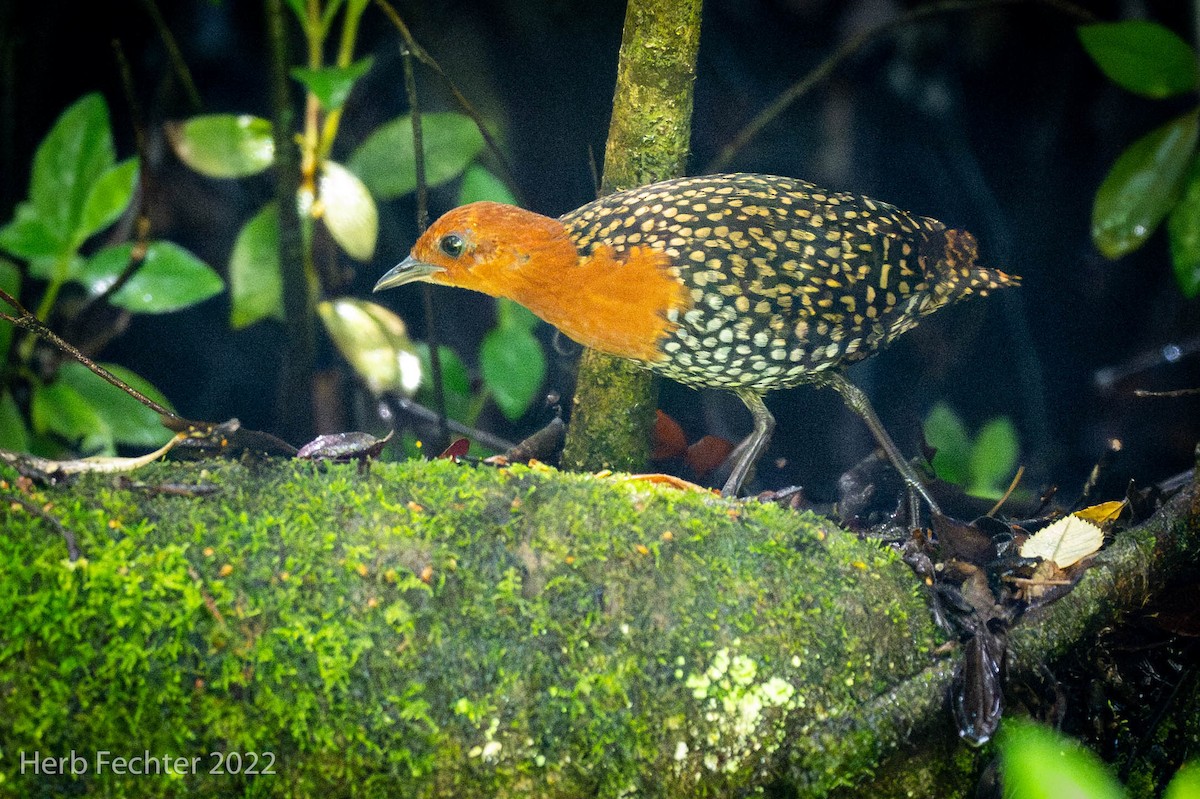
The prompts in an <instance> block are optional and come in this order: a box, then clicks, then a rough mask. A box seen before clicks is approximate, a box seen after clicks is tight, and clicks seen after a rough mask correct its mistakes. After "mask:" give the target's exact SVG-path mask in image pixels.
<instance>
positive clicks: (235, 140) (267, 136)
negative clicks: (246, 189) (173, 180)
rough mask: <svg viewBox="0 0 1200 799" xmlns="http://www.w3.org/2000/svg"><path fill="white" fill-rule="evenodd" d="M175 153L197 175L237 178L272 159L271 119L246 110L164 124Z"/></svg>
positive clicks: (264, 166)
mask: <svg viewBox="0 0 1200 799" xmlns="http://www.w3.org/2000/svg"><path fill="white" fill-rule="evenodd" d="M166 131H167V139H168V140H169V141H170V142H171V148H172V149H173V150H175V155H177V156H179V160H180V161H183V162H184V163H185V164H187V165H188V166H189V167H191V168H192V169H194V170H196V171H197V172H199V173H200V174H201V175H207V176H208V177H210V178H240V177H245V176H246V175H256V174H258V173H259V172H262V171H263V170H264V169H266V168H267V167H269V166H271V165H272V164H273V163H275V139H274V134H273V132H272V128H271V123H270V122H269V121H268V120H265V119H263V118H261V117H256V116H251V115H249V114H205V115H203V116H197V117H192V118H191V119H188V120H185V121H184V122H173V123H171V124H168V125H167V126H166Z"/></svg>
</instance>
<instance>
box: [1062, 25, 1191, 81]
mask: <svg viewBox="0 0 1200 799" xmlns="http://www.w3.org/2000/svg"><path fill="white" fill-rule="evenodd" d="M1079 40H1080V42H1082V43H1083V47H1084V49H1085V50H1087V52H1088V55H1090V56H1091V57H1092V60H1093V61H1095V62H1096V65H1097V66H1099V67H1100V69H1102V70H1103V71H1104V74H1105V75H1107V76H1108V77H1109V78H1110V79H1112V81H1113V82H1114V83H1116V84H1117V85H1118V86H1121V87H1123V88H1126V89H1128V90H1129V91H1131V92H1136V93H1137V94H1141V95H1145V96H1146V97H1156V98H1160V97H1170V96H1171V95H1175V94H1182V93H1184V92H1187V91H1191V90H1193V89H1195V88H1196V84H1197V80H1198V79H1200V72H1198V71H1197V65H1196V52H1195V51H1194V50H1192V48H1191V47H1189V46H1188V45H1187V43H1186V42H1184V40H1183V39H1181V38H1179V36H1177V35H1176V34H1175V33H1174V32H1173V31H1171V30H1169V29H1167V28H1164V27H1163V26H1162V25H1159V24H1157V23H1154V22H1147V21H1145V20H1138V19H1131V20H1125V21H1123V22H1101V23H1097V24H1095V25H1082V26H1080V27H1079Z"/></svg>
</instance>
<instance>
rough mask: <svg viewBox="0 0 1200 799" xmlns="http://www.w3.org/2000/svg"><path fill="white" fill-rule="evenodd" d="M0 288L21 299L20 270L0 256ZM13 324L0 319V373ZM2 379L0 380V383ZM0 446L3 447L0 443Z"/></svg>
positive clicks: (5, 361) (2, 370) (4, 369)
mask: <svg viewBox="0 0 1200 799" xmlns="http://www.w3.org/2000/svg"><path fill="white" fill-rule="evenodd" d="M0 289H4V291H5V293H6V294H8V296H10V297H12V298H13V299H15V300H20V299H21V271H20V270H19V269H17V265H16V264H14V263H12V262H11V261H6V260H4V259H3V258H0ZM0 310H4V311H6V312H10V311H12V309H11V308H9V307H8V306H7V305H4V304H3V303H0ZM12 337H13V326H12V324H11V323H9V322H4V321H0V375H2V374H4V373H5V372H6V371H7V366H8V348H9V346H10V345H11V344H12ZM2 382H3V381H0V383H2ZM0 448H3V446H2V445H0Z"/></svg>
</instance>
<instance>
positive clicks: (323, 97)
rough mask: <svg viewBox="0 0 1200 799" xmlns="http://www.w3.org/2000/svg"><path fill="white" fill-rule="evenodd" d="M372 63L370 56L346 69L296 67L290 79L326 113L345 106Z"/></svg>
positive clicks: (373, 60)
mask: <svg viewBox="0 0 1200 799" xmlns="http://www.w3.org/2000/svg"><path fill="white" fill-rule="evenodd" d="M330 5H333V4H332V3H331V4H330ZM374 62H375V59H374V58H373V57H372V56H367V57H366V58H363V59H361V60H359V61H355V62H354V63H353V64H351V65H350V66H348V67H321V68H319V69H309V68H307V67H296V68H294V69H293V70H292V77H293V78H295V79H296V80H298V81H300V83H302V84H303V85H304V88H305V89H307V90H308V91H310V92H312V94H313V96H314V97H316V98H317V101H318V102H319V103H320V104H321V108H323V109H325V110H326V111H335V110H337V109H339V108H341V107H342V106H343V105H345V104H346V98H347V97H349V96H350V90H351V89H353V88H354V83H355V82H356V81H357V80H358V79H359V78H361V77H362V76H363V75H366V74H367V72H369V71H370V69H371V64H373V63H374Z"/></svg>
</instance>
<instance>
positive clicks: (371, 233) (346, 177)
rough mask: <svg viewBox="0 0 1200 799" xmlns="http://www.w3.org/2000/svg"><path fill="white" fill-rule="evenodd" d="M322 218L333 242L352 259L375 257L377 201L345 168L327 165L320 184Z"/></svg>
mask: <svg viewBox="0 0 1200 799" xmlns="http://www.w3.org/2000/svg"><path fill="white" fill-rule="evenodd" d="M318 192H319V195H320V200H321V206H322V208H323V215H322V218H323V219H324V220H325V227H327V228H328V229H329V234H330V235H331V236H333V240H334V241H336V242H337V243H338V245H339V246H340V247H341V248H342V249H343V250H345V251H346V252H347V254H349V255H350V257H352V258H356V259H358V260H359V261H367V260H370V258H371V256H372V255H374V254H375V238H376V235H377V234H378V232H379V214H378V212H377V211H376V210H375V200H374V199H372V198H371V194H370V192H368V191H367V187H366V186H365V185H364V184H363V182H362V181H361V180H359V179H358V176H357V175H355V174H354V173H353V172H351V171H350V170H348V169H346V168H345V167H344V166H342V165H341V164H338V163H335V162H333V161H326V162H325V166H324V167H323V168H322V170H321V180H320V183H319V184H318Z"/></svg>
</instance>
